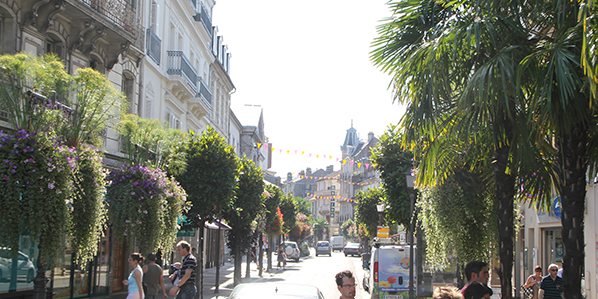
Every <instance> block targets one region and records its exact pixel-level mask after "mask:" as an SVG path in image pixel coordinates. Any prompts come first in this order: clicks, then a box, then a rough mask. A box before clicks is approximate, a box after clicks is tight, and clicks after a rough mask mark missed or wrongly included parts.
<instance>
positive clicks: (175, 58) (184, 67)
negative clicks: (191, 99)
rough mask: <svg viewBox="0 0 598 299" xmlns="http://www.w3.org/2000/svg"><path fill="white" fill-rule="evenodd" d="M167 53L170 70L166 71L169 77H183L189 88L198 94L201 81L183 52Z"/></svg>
mask: <svg viewBox="0 0 598 299" xmlns="http://www.w3.org/2000/svg"><path fill="white" fill-rule="evenodd" d="M166 53H167V54H168V69H167V70H166V73H167V74H169V75H177V76H182V77H183V78H185V80H186V81H187V83H188V84H189V86H190V87H191V88H193V90H194V91H195V92H197V81H198V79H199V78H198V76H197V72H196V71H195V68H194V67H193V66H192V65H191V63H190V62H189V60H188V59H187V57H186V56H185V54H184V53H183V51H166Z"/></svg>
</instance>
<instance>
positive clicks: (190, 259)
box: [181, 253, 197, 287]
mask: <svg viewBox="0 0 598 299" xmlns="http://www.w3.org/2000/svg"><path fill="white" fill-rule="evenodd" d="M196 267H197V259H196V258H195V257H194V256H193V254H191V253H189V254H188V255H187V256H186V257H185V259H183V263H182V265H181V278H183V277H185V273H187V271H191V276H189V279H187V281H185V283H184V284H183V285H181V287H182V286H186V285H195V276H196V273H195V272H196V271H195V268H196Z"/></svg>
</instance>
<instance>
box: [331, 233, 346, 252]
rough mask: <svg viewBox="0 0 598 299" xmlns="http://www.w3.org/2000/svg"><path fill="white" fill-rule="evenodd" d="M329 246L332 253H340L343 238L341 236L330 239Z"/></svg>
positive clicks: (343, 241) (343, 245) (343, 244)
mask: <svg viewBox="0 0 598 299" xmlns="http://www.w3.org/2000/svg"><path fill="white" fill-rule="evenodd" d="M330 246H332V251H335V250H338V251H342V250H343V247H345V238H344V237H343V236H334V237H330Z"/></svg>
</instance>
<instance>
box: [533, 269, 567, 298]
mask: <svg viewBox="0 0 598 299" xmlns="http://www.w3.org/2000/svg"><path fill="white" fill-rule="evenodd" d="M558 271H559V266H557V265H555V264H550V266H548V273H549V274H548V275H546V276H545V277H544V278H542V283H541V284H540V293H539V296H538V298H539V299H561V298H562V297H561V294H562V293H563V279H562V278H560V277H558V276H557V275H556V274H557V272H558Z"/></svg>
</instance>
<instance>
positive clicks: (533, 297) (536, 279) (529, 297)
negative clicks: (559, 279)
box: [523, 265, 542, 299]
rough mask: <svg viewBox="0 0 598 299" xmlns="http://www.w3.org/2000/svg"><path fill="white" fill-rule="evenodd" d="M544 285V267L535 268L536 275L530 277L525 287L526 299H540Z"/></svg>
mask: <svg viewBox="0 0 598 299" xmlns="http://www.w3.org/2000/svg"><path fill="white" fill-rule="evenodd" d="M541 283H542V267H540V266H539V265H538V266H536V267H535V268H534V274H532V275H530V276H529V277H528V278H527V280H526V281H525V284H524V285H523V292H524V293H525V296H524V298H525V299H538V291H539V290H540V284H541Z"/></svg>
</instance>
